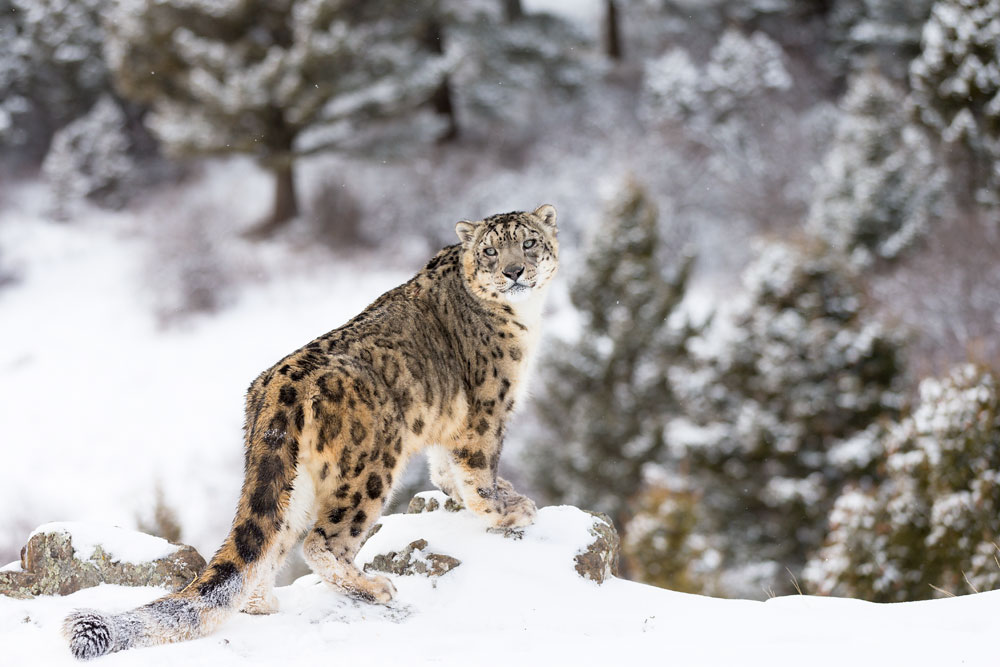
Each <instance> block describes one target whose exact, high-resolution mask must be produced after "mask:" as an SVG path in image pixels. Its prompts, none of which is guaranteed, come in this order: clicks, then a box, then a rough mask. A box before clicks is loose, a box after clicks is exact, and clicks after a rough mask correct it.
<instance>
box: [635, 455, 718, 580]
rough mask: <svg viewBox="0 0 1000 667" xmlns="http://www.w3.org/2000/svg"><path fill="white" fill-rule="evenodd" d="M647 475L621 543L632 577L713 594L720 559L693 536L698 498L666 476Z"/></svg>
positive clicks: (697, 515) (697, 514) (697, 535)
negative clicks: (714, 574) (714, 578)
mask: <svg viewBox="0 0 1000 667" xmlns="http://www.w3.org/2000/svg"><path fill="white" fill-rule="evenodd" d="M647 473H648V469H647ZM645 477H646V479H645V480H644V481H643V485H642V489H641V491H640V492H639V493H638V494H637V495H636V497H635V498H634V500H633V503H632V516H631V518H630V519H629V522H628V523H627V524H626V525H625V527H624V538H623V540H622V555H623V556H624V557H625V560H626V563H627V566H628V573H629V575H630V577H631V578H632V579H635V580H637V581H642V582H644V583H647V584H652V585H654V586H660V587H661V588H669V589H671V590H675V591H683V592H687V593H707V592H710V591H711V590H713V586H714V580H713V578H712V571H713V570H715V568H716V567H717V565H718V563H717V560H718V558H719V555H718V553H717V552H716V551H715V550H714V549H712V548H711V546H710V545H709V541H708V540H707V539H706V537H705V536H704V535H700V534H698V533H696V532H695V529H696V527H697V526H698V524H699V503H700V500H701V496H700V494H699V493H697V492H696V491H694V490H691V489H686V488H684V485H683V484H678V483H676V482H675V481H674V480H669V479H668V478H667V476H666V475H664V474H652V475H651V474H646V475H645Z"/></svg>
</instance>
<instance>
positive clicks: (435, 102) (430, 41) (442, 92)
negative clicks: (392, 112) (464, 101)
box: [423, 17, 458, 144]
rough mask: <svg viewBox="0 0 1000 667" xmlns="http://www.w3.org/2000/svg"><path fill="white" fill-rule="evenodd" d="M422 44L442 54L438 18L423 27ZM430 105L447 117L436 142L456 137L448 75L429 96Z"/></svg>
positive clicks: (456, 124)
mask: <svg viewBox="0 0 1000 667" xmlns="http://www.w3.org/2000/svg"><path fill="white" fill-rule="evenodd" d="M423 41H424V45H425V46H426V47H427V50H428V51H430V52H431V53H436V54H438V55H443V54H444V32H443V31H442V29H441V23H440V21H438V19H437V18H436V17H435V18H432V19H431V20H430V21H429V22H428V23H427V26H426V28H425V29H424V39H423ZM429 102H430V105H431V107H432V108H433V109H434V112H435V113H438V114H441V115H443V116H446V117H447V118H448V129H446V130H445V131H444V134H442V135H441V136H440V137H438V143H442V144H443V143H447V142H449V141H453V140H455V139H457V138H458V118H457V117H456V116H455V104H454V102H453V101H452V97H451V80H450V79H449V77H448V75H445V77H444V78H443V79H442V80H441V83H440V84H438V87H437V88H435V89H434V92H433V93H432V94H431V97H430V100H429Z"/></svg>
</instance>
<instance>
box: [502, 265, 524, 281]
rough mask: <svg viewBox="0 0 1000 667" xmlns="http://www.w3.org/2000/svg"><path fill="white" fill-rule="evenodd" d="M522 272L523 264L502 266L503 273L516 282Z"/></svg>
mask: <svg viewBox="0 0 1000 667" xmlns="http://www.w3.org/2000/svg"><path fill="white" fill-rule="evenodd" d="M522 273H524V266H522V265H521V264H508V265H507V266H505V267H504V268H503V274H504V275H505V276H507V277H508V278H510V279H511V280H513V281H514V282H517V279H518V278H520V277H521V274H522Z"/></svg>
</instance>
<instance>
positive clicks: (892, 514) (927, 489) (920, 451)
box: [806, 365, 1000, 602]
mask: <svg viewBox="0 0 1000 667" xmlns="http://www.w3.org/2000/svg"><path fill="white" fill-rule="evenodd" d="M884 441H885V454H884V457H881V458H880V463H879V465H880V468H882V469H883V470H884V474H885V476H886V478H885V479H884V480H883V481H882V482H881V483H880V484H879V485H878V487H877V488H875V489H871V490H865V489H863V488H857V487H852V488H849V489H847V490H846V491H845V492H844V493H843V495H841V496H840V497H839V498H838V499H837V502H836V504H835V505H834V509H833V512H832V513H831V515H830V532H829V535H828V536H827V539H826V542H825V544H824V546H823V548H822V549H821V550H820V551H819V552H818V553H817V554H816V555H815V556H814V557H813V558H812V559H811V560H810V562H809V565H808V567H807V569H806V580H807V582H808V583H809V585H810V586H811V587H812V588H813V589H814V590H815V591H817V592H820V593H824V594H829V595H842V596H849V597H859V598H864V599H868V600H875V601H880V602H901V601H905V600H922V599H926V598H931V597H939V596H940V595H942V594H943V593H942V592H947V593H951V594H958V593H970V592H975V591H985V590H992V589H995V588H998V587H1000V562H998V560H997V559H998V557H1000V545H998V542H1000V388H998V386H997V376H996V375H995V374H994V373H992V372H990V371H988V370H985V369H983V368H977V367H975V366H972V365H964V366H959V367H957V368H955V369H953V370H952V371H951V373H950V374H949V375H948V376H947V377H945V378H942V379H936V378H930V379H926V380H924V381H923V382H922V383H921V384H920V403H919V405H918V406H917V407H916V409H915V410H914V411H913V413H912V414H911V415H910V416H908V417H906V418H905V419H903V420H902V421H901V422H900V423H898V424H896V425H894V426H893V427H892V428H891V430H890V431H889V432H888V434H887V435H886V436H885V438H884Z"/></svg>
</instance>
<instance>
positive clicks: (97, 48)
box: [0, 0, 111, 157]
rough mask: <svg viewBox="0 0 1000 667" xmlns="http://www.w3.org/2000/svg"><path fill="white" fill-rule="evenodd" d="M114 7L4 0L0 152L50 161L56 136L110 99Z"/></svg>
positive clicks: (86, 1)
mask: <svg viewBox="0 0 1000 667" xmlns="http://www.w3.org/2000/svg"><path fill="white" fill-rule="evenodd" d="M109 4H111V3H110V0H0V146H2V145H6V146H9V147H11V148H16V149H17V150H18V151H19V152H20V151H27V153H29V154H32V155H34V154H36V153H38V155H37V157H41V155H42V154H44V151H45V148H46V147H47V145H48V142H49V139H50V138H51V136H52V133H53V132H55V130H56V129H57V128H59V127H62V126H63V125H65V124H66V123H68V122H70V121H71V120H73V119H74V118H76V117H78V116H79V115H81V114H83V113H85V112H86V111H87V109H89V108H90V107H91V106H92V105H93V104H94V102H95V101H96V100H97V98H98V97H99V96H100V95H101V94H102V93H107V92H110V84H109V82H108V75H107V68H106V66H105V64H104V59H103V57H102V54H101V48H102V45H103V42H104V30H103V28H102V26H101V19H102V17H103V15H104V14H105V12H106V10H107V7H108V5H109Z"/></svg>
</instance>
